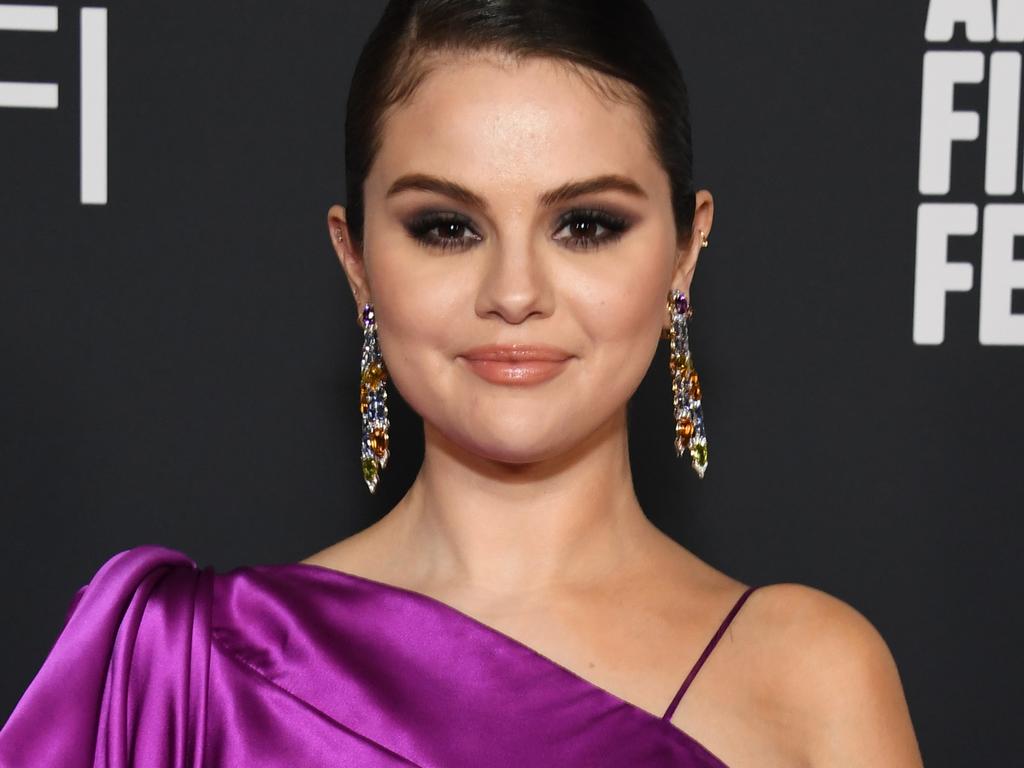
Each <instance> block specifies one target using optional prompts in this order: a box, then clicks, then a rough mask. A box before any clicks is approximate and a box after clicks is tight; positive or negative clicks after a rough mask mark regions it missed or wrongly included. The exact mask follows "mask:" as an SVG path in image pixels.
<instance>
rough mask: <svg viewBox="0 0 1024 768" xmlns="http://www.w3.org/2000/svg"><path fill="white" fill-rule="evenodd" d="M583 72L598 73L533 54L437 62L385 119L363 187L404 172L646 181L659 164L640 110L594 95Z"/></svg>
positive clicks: (493, 179)
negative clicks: (615, 177)
mask: <svg viewBox="0 0 1024 768" xmlns="http://www.w3.org/2000/svg"><path fill="white" fill-rule="evenodd" d="M593 78H597V82H598V83H600V82H601V80H602V78H603V76H602V75H599V74H597V73H591V72H588V73H587V76H582V75H581V74H580V73H579V72H578V71H576V70H575V69H574V68H573V67H571V66H568V65H567V64H566V63H564V62H560V61H556V60H552V59H545V58H537V57H532V58H526V59H520V60H517V61H511V60H509V59H507V58H498V57H495V56H486V55H478V56H472V57H468V56H460V57H458V58H454V57H453V58H449V59H445V60H441V61H439V62H437V63H436V64H435V65H434V66H433V67H432V69H431V71H430V73H429V74H428V75H427V76H426V78H425V79H424V80H423V81H422V82H421V83H420V84H419V86H418V88H417V90H416V91H415V92H414V93H413V95H412V97H411V98H410V99H408V100H407V101H405V102H403V103H402V104H400V105H397V106H395V107H394V108H393V109H392V111H391V112H390V113H389V114H388V116H387V117H386V119H385V123H384V130H383V136H382V140H381V149H380V152H379V154H378V156H377V158H376V162H375V163H374V171H373V172H372V173H371V178H370V179H368V180H367V185H368V186H370V185H371V184H373V183H374V182H376V183H378V184H380V185H385V184H387V183H388V181H389V180H390V179H392V178H394V177H395V176H398V175H401V174H403V173H407V172H409V171H410V170H415V171H417V172H424V173H437V174H441V175H447V176H453V177H458V178H460V179H462V180H464V181H466V182H467V183H469V184H475V185H477V186H478V187H479V188H486V187H487V186H488V185H491V186H493V185H496V184H501V183H503V182H504V183H507V184H512V183H516V184H527V183H528V184H530V185H531V186H538V187H550V186H553V185H554V184H557V183H561V182H563V181H564V180H565V178H566V177H567V176H574V177H576V176H587V175H592V174H594V175H596V174H599V173H622V174H627V175H630V176H632V177H634V178H636V179H637V180H638V181H641V183H643V182H650V181H651V180H652V175H654V174H657V172H658V170H659V169H660V166H659V164H658V163H657V161H656V158H655V157H654V156H653V154H652V153H651V150H650V147H649V143H648V137H647V132H646V128H645V123H644V113H643V111H642V109H641V107H639V106H638V105H637V104H636V103H635V102H634V101H632V100H625V99H622V98H615V97H613V96H611V95H609V94H607V93H603V92H602V90H603V89H602V88H598V87H595V85H594V82H593ZM604 80H605V81H606V82H608V81H609V79H607V78H604ZM619 85H620V86H621V84H619ZM373 177H376V179H374V178H373ZM368 191H369V190H368Z"/></svg>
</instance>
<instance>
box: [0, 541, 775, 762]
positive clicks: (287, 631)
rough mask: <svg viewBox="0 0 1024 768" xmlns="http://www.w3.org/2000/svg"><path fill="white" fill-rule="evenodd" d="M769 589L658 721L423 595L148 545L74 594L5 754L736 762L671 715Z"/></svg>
mask: <svg viewBox="0 0 1024 768" xmlns="http://www.w3.org/2000/svg"><path fill="white" fill-rule="evenodd" d="M754 589H756V587H749V588H748V589H747V590H746V592H745V593H744V594H743V595H742V596H741V597H740V599H739V600H738V601H737V603H736V604H735V605H734V606H733V608H732V610H731V611H730V612H729V614H728V615H727V616H726V618H725V620H724V621H723V622H722V625H721V626H720V627H719V629H718V631H717V632H716V633H715V635H714V637H712V639H711V642H709V643H708V646H707V648H705V650H704V652H703V653H702V654H701V656H700V658H699V659H698V661H697V663H696V664H695V665H694V667H693V669H692V670H691V671H690V674H689V675H688V676H687V677H686V679H685V680H684V682H683V684H682V686H681V687H680V688H679V691H678V692H677V693H676V695H675V698H674V699H673V700H672V703H671V704H670V705H669V707H668V709H667V710H666V712H665V714H664V715H663V716H661V717H659V716H657V715H655V714H652V713H650V712H647V711H646V710H644V709H641V708H640V707H638V706H635V705H633V704H630V703H628V702H626V701H624V700H623V699H621V698H619V697H617V696H615V695H614V694H612V693H611V692H609V691H606V690H604V689H602V688H600V687H598V686H596V685H594V684H593V683H590V682H587V681H586V680H584V679H583V678H582V677H580V676H578V675H577V674H575V673H574V672H572V671H570V670H569V669H568V668H566V667H563V666H561V665H560V664H558V663H556V662H555V661H553V660H551V659H549V658H547V657H546V656H543V655H541V654H540V653H538V652H536V651H534V650H533V649H531V648H530V647H529V646H527V645H525V644H523V643H521V642H519V641H518V640H515V639H513V638H511V637H509V636H508V635H505V634H503V633H501V632H500V631H498V630H496V629H493V628H491V627H488V626H487V625H485V624H483V623H481V622H480V621H478V620H476V619H474V618H472V617H470V616H469V615H467V614H465V613H462V612H460V611H459V610H457V609H455V608H453V607H452V606H449V605H447V604H446V603H443V602H441V601H439V600H437V599H435V598H432V597H429V596H427V595H423V594H420V593H418V592H414V591H411V590H408V589H404V588H401V587H397V586H392V585H388V584H384V583H382V582H378V581H374V580H372V579H368V578H365V577H362V576H356V575H354V574H348V573H344V572H340V571H335V570H332V569H329V568H325V567H321V566H316V565H308V564H302V563H289V564H283V565H256V566H247V567H242V568H237V569H235V570H232V571H227V572H224V573H215V572H214V570H213V569H212V568H204V569H200V568H198V567H197V566H196V564H195V562H193V561H192V560H191V559H190V558H189V557H188V556H187V555H185V554H183V553H182V552H179V551H177V550H173V549H168V548H166V547H160V546H152V545H145V546H139V547H134V548H132V549H129V550H126V551H124V552H120V553H118V554H116V555H114V556H113V557H111V558H110V559H109V560H107V562H106V563H104V564H103V566H102V567H101V568H100V569H99V570H98V571H97V572H96V574H95V576H94V577H93V578H92V580H91V581H90V582H89V583H88V584H87V585H85V586H83V587H82V588H81V589H79V590H78V592H77V593H76V594H75V596H74V599H73V600H72V602H71V605H70V607H69V609H68V614H67V619H66V622H65V625H64V628H63V630H62V631H61V634H60V635H59V636H58V638H57V640H56V642H55V643H54V646H53V648H52V649H51V651H50V653H49V655H48V656H47V658H46V661H45V663H44V664H43V666H42V668H41V669H40V670H39V672H38V674H37V675H36V677H35V679H34V680H33V681H32V683H31V685H30V686H29V687H28V689H27V690H26V691H25V693H24V695H23V696H22V698H21V700H20V701H19V702H18V705H17V706H16V707H15V709H14V712H13V713H12V715H11V717H10V719H9V720H8V721H7V724H6V725H5V726H4V727H3V729H2V730H0V766H2V768H57V766H60V768H99V767H100V766H102V767H103V768H127V767H128V766H139V767H140V768H157V766H160V767H161V768H163V767H166V768H184V766H209V767H210V768H213V767H215V766H216V767H218V768H243V767H244V768H265V767H266V766H288V767H289V768H300V767H301V768H315V767H317V766H325V767H326V766H330V767H331V768H338V767H339V766H347V767H351V768H371V767H372V768H385V766H386V767H387V768H394V767H397V766H423V767H424V768H427V767H429V768H462V767H463V766H467V767H468V766H473V768H481V767H483V766H486V767H487V768H501V767H503V766H509V767H510V768H511V767H513V766H514V767H515V768H525V767H526V766H530V767H531V768H541V767H546V766H551V767H552V768H554V767H555V766H557V768H566V767H567V766H573V767H575V766H615V767H616V768H622V766H652V767H654V768H659V767H661V766H677V767H679V768H724V765H725V764H724V763H723V762H722V761H721V760H719V759H718V758H717V757H715V755H713V754H712V753H711V752H709V751H708V750H707V749H706V748H705V747H704V746H703V745H701V744H700V743H699V742H698V741H697V740H695V739H694V738H692V737H691V736H689V735H688V734H687V733H685V732H684V731H682V730H680V729H679V728H677V727H676V726H675V725H673V724H672V723H671V722H669V718H671V716H672V713H673V712H674V711H675V708H676V705H678V703H679V700H680V699H681V698H682V695H683V693H684V692H685V691H686V688H687V687H688V686H689V684H690V683H691V682H692V680H693V678H694V676H695V675H696V674H697V671H698V670H699V669H700V667H701V665H702V664H703V663H704V660H705V659H706V658H707V657H708V654H709V653H710V652H711V650H712V648H713V647H714V645H715V643H717V641H718V639H719V638H720V637H721V635H722V633H723V632H724V631H725V628H726V626H727V625H728V623H729V622H730V621H731V620H732V618H733V616H735V614H736V612H737V611H738V610H739V608H740V606H741V605H742V604H743V602H744V601H745V600H746V598H747V597H748V596H749V595H750V593H751V592H752V591H753V590H754Z"/></svg>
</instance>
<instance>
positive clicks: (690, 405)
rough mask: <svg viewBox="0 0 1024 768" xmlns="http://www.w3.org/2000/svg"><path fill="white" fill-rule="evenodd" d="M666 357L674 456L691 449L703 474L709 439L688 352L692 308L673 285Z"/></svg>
mask: <svg viewBox="0 0 1024 768" xmlns="http://www.w3.org/2000/svg"><path fill="white" fill-rule="evenodd" d="M668 311H669V316H670V317H671V321H670V323H669V327H668V339H669V348H670V351H669V360H668V369H669V371H670V372H671V373H672V410H673V413H674V415H675V421H676V442H675V447H676V456H680V457H681V456H682V455H683V451H684V450H689V452H690V462H691V464H692V466H693V469H694V471H695V472H696V473H697V476H698V477H701V478H703V477H704V470H706V469H707V467H708V440H707V436H706V435H705V434H704V412H703V409H702V407H701V390H700V379H699V378H698V377H697V371H695V370H694V368H693V358H692V357H691V356H690V339H689V333H688V332H687V328H686V321H687V320H689V319H690V318H691V317H692V316H693V309H692V307H690V302H689V301H687V299H686V294H685V293H683V292H682V291H680V290H678V289H676V288H673V289H672V290H671V291H669V294H668Z"/></svg>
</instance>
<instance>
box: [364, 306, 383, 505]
mask: <svg viewBox="0 0 1024 768" xmlns="http://www.w3.org/2000/svg"><path fill="white" fill-rule="evenodd" d="M387 380H388V373H387V369H386V368H385V367H384V359H383V358H382V357H381V354H380V345H379V344H378V343H377V318H376V315H375V314H374V311H373V305H372V304H364V305H363V355H362V363H361V366H360V374H359V413H360V414H361V415H362V420H363V425H362V441H361V444H360V462H361V464H362V469H363V480H365V481H366V486H367V487H368V488H369V489H370V493H373V492H374V491H375V490H377V481H378V480H379V479H380V471H381V470H382V469H384V467H385V466H386V465H387V463H388V457H389V456H390V452H389V450H388V426H389V423H388V407H387V404H386V402H387V399H388V393H387V390H386V389H385V388H384V384H385V383H386V382H387Z"/></svg>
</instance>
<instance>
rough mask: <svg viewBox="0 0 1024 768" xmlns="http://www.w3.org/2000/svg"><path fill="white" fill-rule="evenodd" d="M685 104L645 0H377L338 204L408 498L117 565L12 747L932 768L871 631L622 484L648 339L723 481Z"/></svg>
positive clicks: (1, 746)
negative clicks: (739, 561) (680, 536)
mask: <svg viewBox="0 0 1024 768" xmlns="http://www.w3.org/2000/svg"><path fill="white" fill-rule="evenodd" d="M623 32H628V34H623ZM687 110H688V107H687V97H686V89H685V85H684V82H683V80H682V77H681V75H680V73H679V71H678V68H677V66H676V63H675V61H674V59H673V57H672V54H671V52H670V49H669V47H668V45H667V43H666V41H665V39H664V37H663V36H662V33H661V32H660V30H659V29H658V27H657V24H656V22H655V20H654V18H653V16H652V15H651V13H650V11H649V10H648V9H647V7H646V6H645V5H644V4H643V2H642V0H629V1H627V0H615V1H614V2H595V0H553V1H546V2H537V1H534V2H527V1H526V0H420V1H419V2H416V1H414V0H401V1H393V2H391V3H390V4H389V5H388V6H387V9H386V11H385V13H384V16H383V18H382V19H381V21H380V23H379V24H378V26H377V28H376V29H375V30H374V32H373V34H372V36H371V38H370V40H369V42H368V44H367V47H366V49H365V50H364V52H363V54H362V56H361V58H360V60H359V63H358V66H357V68H356V72H355V75H354V78H353V83H352V89H351V93H350V97H349V103H348V117H347V121H346V161H347V162H346V166H347V175H348V176H347V184H348V186H347V195H348V200H347V202H348V205H347V207H341V206H338V205H335V206H332V207H331V208H330V210H329V211H328V216H327V219H328V232H329V235H330V237H331V241H332V243H333V247H334V248H335V250H336V252H337V255H338V258H339V259H340V262H341V265H342V267H343V269H344V271H345V274H346V276H347V278H348V281H349V284H350V286H351V289H352V293H353V297H354V299H355V308H356V320H357V322H358V324H359V327H360V328H361V329H362V331H363V335H364V349H363V359H362V377H363V379H362V384H363V386H362V391H361V398H362V399H361V414H362V419H363V436H362V449H363V454H362V467H361V469H362V471H363V473H364V478H365V480H366V482H367V485H368V486H369V489H370V491H371V492H372V491H373V490H374V489H375V488H376V486H377V484H378V483H379V482H386V477H385V475H386V465H387V459H388V456H389V452H390V448H391V446H389V445H388V434H387V427H388V422H387V406H386V396H387V392H388V389H389V388H390V387H393V388H394V390H397V391H398V392H400V393H401V394H402V396H403V397H404V398H405V399H406V400H407V401H408V403H409V404H410V405H411V407H412V408H413V409H415V411H416V412H417V413H419V414H420V415H421V416H422V417H423V422H424V435H425V453H424V461H423V465H422V467H421V469H420V471H419V474H418V475H417V477H416V480H415V482H414V483H413V485H412V487H411V488H410V489H409V491H408V492H407V493H406V495H405V496H404V498H402V500H401V501H400V502H399V503H398V504H397V506H395V507H394V508H393V509H392V510H391V511H390V512H389V513H388V514H387V515H385V516H384V517H383V518H382V519H381V520H380V521H379V522H377V523H376V524H374V525H372V526H370V527H369V528H367V529H365V530H364V531H361V532H360V533H358V534H357V535H355V536H352V537H350V538H348V539H345V540H343V541H341V542H338V543H337V544H335V545H333V546H331V547H328V548H326V549H324V550H323V551H321V552H318V553H316V554H314V555H311V556H310V557H308V558H307V559H305V560H303V561H302V562H300V563H291V564H284V565H262V566H250V567H246V568H240V569H236V570H234V571H231V572H228V573H224V574H215V573H214V572H213V571H212V569H209V568H207V569H202V570H200V569H198V568H196V565H195V563H194V562H192V561H191V560H190V559H189V558H188V557H187V556H186V555H184V554H183V553H180V552H176V551H174V550H169V549H166V548H162V547H156V546H141V547H136V548H135V549H132V550H128V551H126V552H122V553H119V554H117V555H115V556H114V557H112V558H111V559H110V560H108V561H107V562H106V563H105V564H104V565H103V567H101V568H100V569H99V571H98V572H97V574H96V575H95V577H94V578H93V579H92V581H91V582H90V583H89V584H88V585H86V586H85V587H83V588H82V589H80V590H79V592H78V593H77V594H76V595H75V599H74V601H73V602H72V605H71V609H70V611H69V616H68V620H67V623H66V625H65V628H64V631H63V632H62V634H61V636H60V637H59V638H58V640H57V642H56V644H55V646H54V648H53V650H52V651H51V653H50V656H49V657H48V658H47V660H46V663H45V664H44V666H43V668H42V669H41V670H40V672H39V674H38V675H37V677H36V679H35V680H34V681H33V683H32V685H31V686H30V687H29V689H28V690H27V692H26V693H25V695H24V696H23V698H22V700H21V702H20V703H19V705H18V707H17V708H16V709H15V711H14V713H13V715H12V717H11V719H10V721H9V722H8V724H7V726H6V727H5V729H4V730H3V731H2V732H0V764H2V765H4V766H9V765H10V766H21V765H25V766H29V765H31V766H57V765H60V766H92V765H104V766H106V765H110V766H125V765H139V766H186V765H204V766H271V765H289V766H339V765H345V766H398V765H419V766H513V765H514V766H554V765H558V766H688V767H692V768H697V767H701V768H707V767H711V766H715V767H718V768H721V766H724V765H728V766H734V768H740V767H741V766H757V767H758V768H770V767H772V766H814V767H816V768H817V767H818V766H821V767H828V766H836V767H839V766H854V765H858V766H860V765H877V766H883V765H884V766H889V767H890V768H912V767H913V766H920V765H921V759H920V755H919V752H918V748H917V744H916V741H915V737H914V733H913V729H912V726H911V721H910V718H909V714H908V712H907V706H906V702H905V700H904V696H903V692H902V689H901V684H900V680H899V676H898V673H897V669H896V666H895V664H894V662H893V659H892V656H891V654H890V653H889V651H888V648H887V647H886V644H885V642H884V641H883V640H882V638H881V637H880V636H879V635H878V633H877V632H876V631H875V630H874V628H873V627H872V626H871V625H870V623H869V622H868V621H867V620H866V619H865V618H864V617H863V616H862V615H861V614H859V613H858V612H857V611H855V610H854V609H853V608H851V607H850V606H848V605H846V604H845V603H843V602H841V601H839V600H838V599H836V598H833V597H831V596H829V595H827V594H824V593H823V592H820V591H818V590H815V589H813V588H810V587H806V586H801V585H798V584H774V585H764V586H761V587H760V588H758V589H755V588H754V587H753V586H749V585H746V584H743V583H741V582H738V581H737V580H735V579H733V578H730V577H729V576H727V575H725V574H723V573H720V572H719V571H717V570H715V569H714V568H712V567H710V566H709V565H707V564H706V563H704V562H702V561H701V560H699V559H698V558H697V557H695V556H694V555H692V554H691V553H689V552H688V551H687V550H686V549H684V548H683V547H681V546H680V545H678V544H677V543H676V542H674V541H673V540H671V539H670V538H668V537H667V536H665V535H664V534H662V533H661V532H660V531H659V530H658V529H657V528H656V527H655V526H654V525H652V524H651V523H650V522H649V521H648V519H647V518H646V516H645V515H644V512H643V510H642V509H641V507H640V506H639V504H638V502H637V499H636V496H635V495H634V491H633V483H632V476H631V472H630V464H629V456H628V451H627V425H626V404H627V401H628V400H629V398H630V396H631V395H632V393H633V392H634V391H635V390H636V389H637V387H638V385H639V383H640V381H641V379H642V378H643V376H644V374H645V372H646V370H647V368H648V366H649V365H650V363H651V360H652V358H653V355H654V353H655V349H656V347H657V344H658V342H659V338H661V337H662V336H667V337H668V338H669V340H670V344H671V345H672V356H671V359H672V369H671V371H670V373H671V376H672V380H673V391H674V393H675V417H676V420H677V422H676V425H675V427H676V432H677V436H678V437H677V443H676V451H677V453H679V454H680V455H681V456H683V457H684V458H685V460H686V461H687V462H688V463H689V464H690V465H691V466H692V467H693V468H694V469H695V470H696V471H697V472H698V473H699V474H701V475H703V472H704V470H705V468H706V467H707V464H708V454H707V440H706V433H705V431H704V429H703V416H702V413H701V409H700V382H699V379H698V377H697V375H696V372H695V371H694V368H693V362H694V356H693V354H692V351H691V350H690V349H689V344H688V340H687V337H686V325H687V321H688V320H689V318H690V317H692V311H691V308H690V307H689V295H690V288H691V283H692V279H693V274H694V270H695V267H696V263H697V260H698V255H699V254H700V252H701V250H702V248H703V247H704V246H707V244H708V242H709V241H708V236H709V234H710V232H711V226H712V218H713V201H712V197H711V195H710V193H709V192H707V191H706V190H699V191H694V190H693V186H692V172H691V149H690V130H689V117H688V111H687ZM698 673H699V674H698ZM684 694H686V695H685V697H684Z"/></svg>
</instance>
